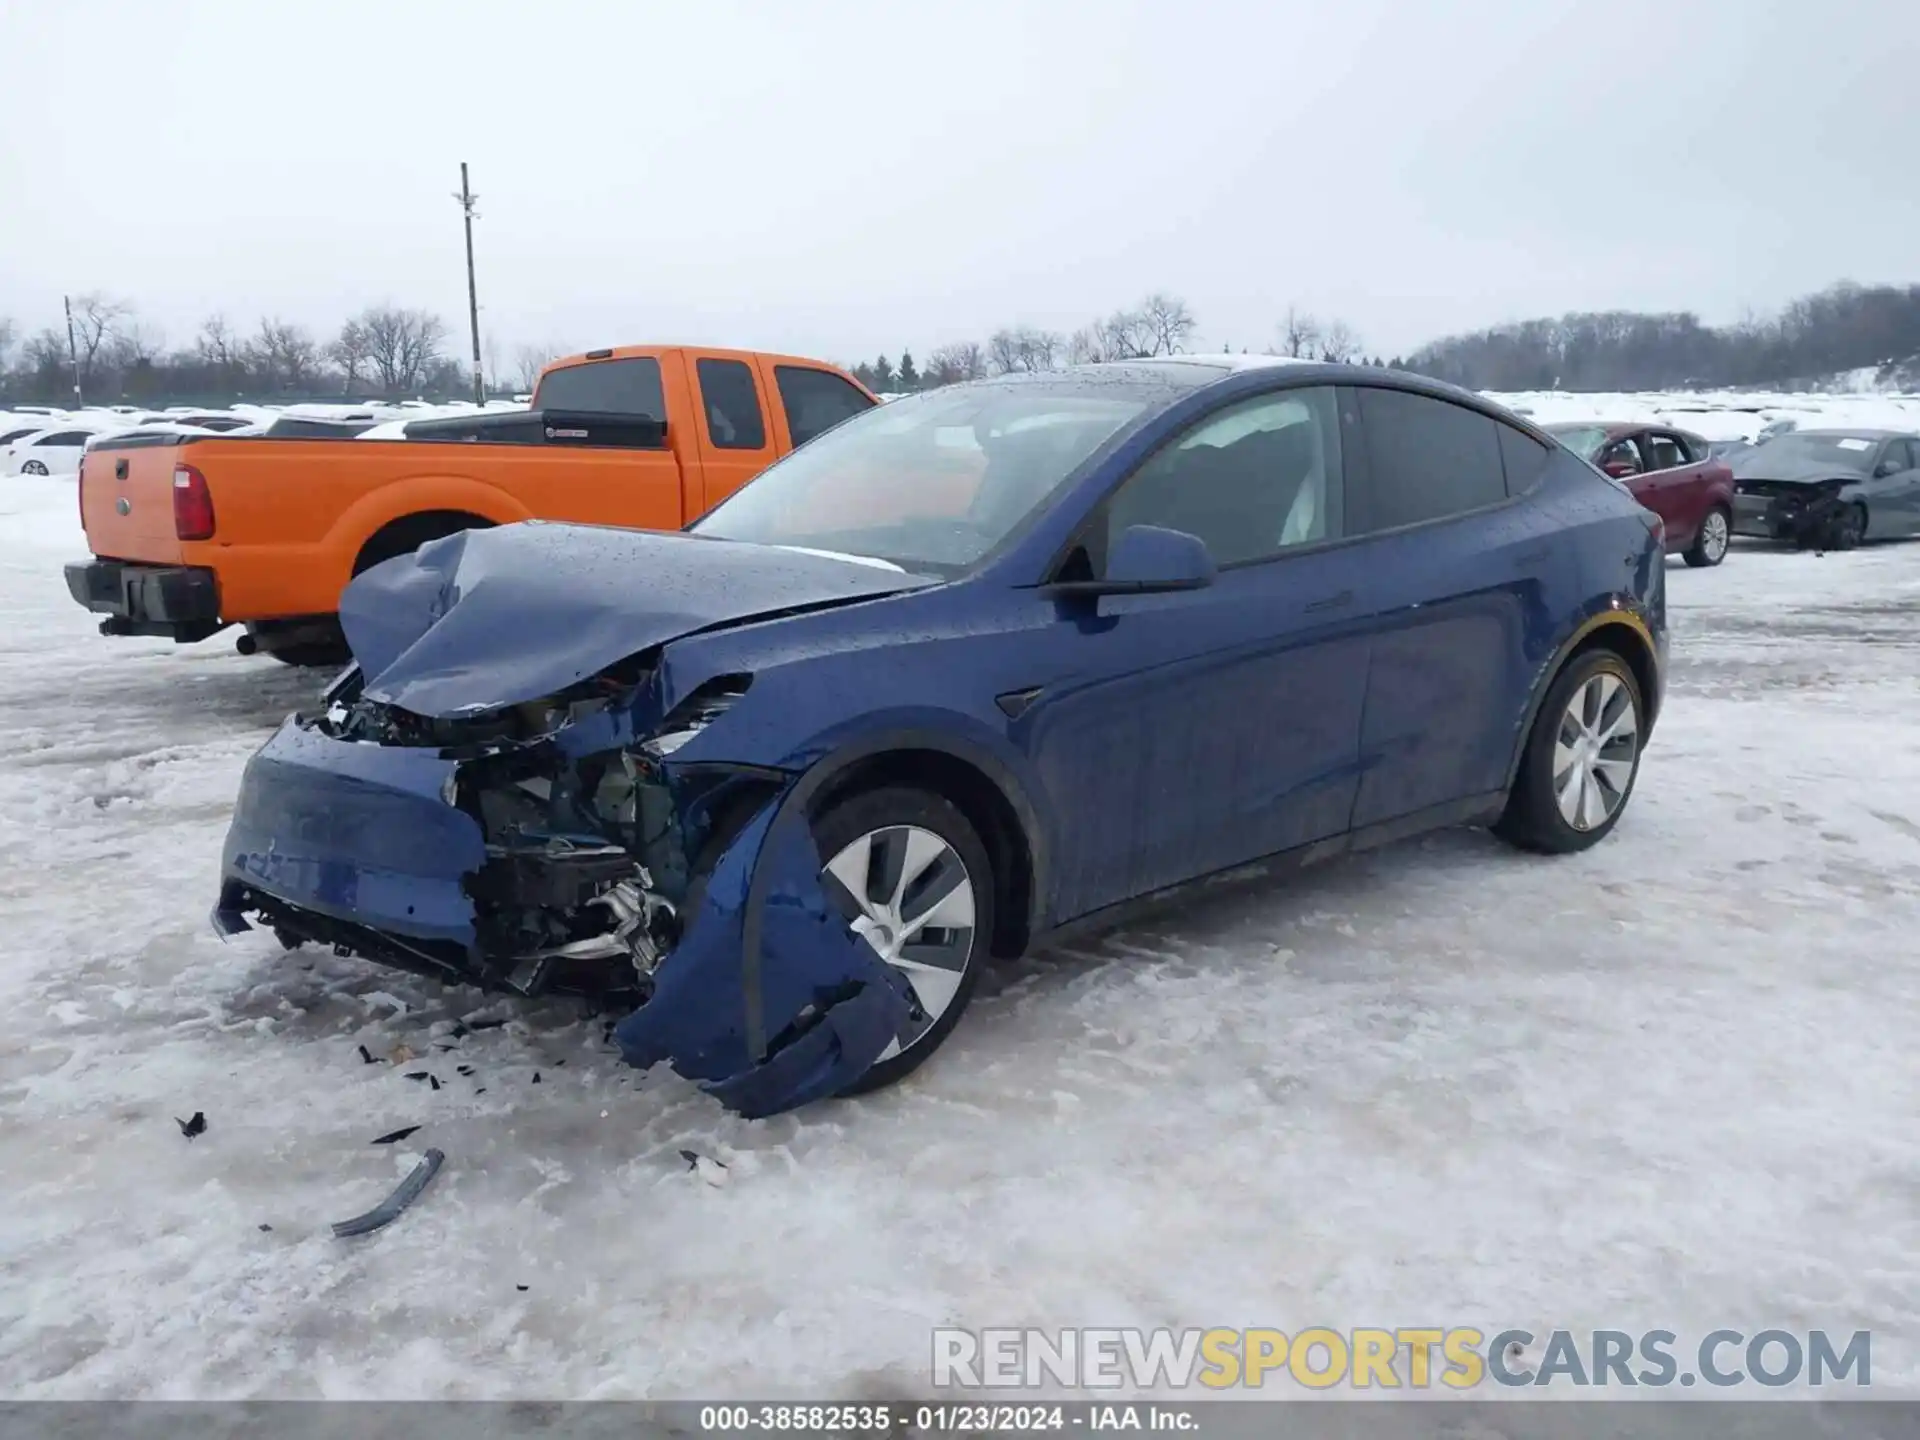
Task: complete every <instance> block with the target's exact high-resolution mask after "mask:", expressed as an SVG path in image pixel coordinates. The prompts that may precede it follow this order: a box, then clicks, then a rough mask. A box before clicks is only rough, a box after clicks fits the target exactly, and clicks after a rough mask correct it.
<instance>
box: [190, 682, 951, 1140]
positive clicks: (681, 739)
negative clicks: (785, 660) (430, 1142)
mask: <svg viewBox="0 0 1920 1440" xmlns="http://www.w3.org/2000/svg"><path fill="white" fill-rule="evenodd" d="M657 658H658V652H650V653H649V654H648V655H644V656H641V657H638V658H637V659H635V660H632V661H628V662H624V663H623V664H622V665H621V666H618V667H615V669H614V670H612V671H610V672H606V673H603V674H601V675H598V676H595V677H594V678H592V679H590V680H588V681H585V682H582V683H581V684H578V685H575V686H573V687H571V688H569V689H568V690H566V691H564V692H562V693H560V694H557V695H555V696H553V697H550V698H547V699H543V700H540V701H536V702H533V703H529V704H521V705H512V706H505V707H501V708H499V709H497V710H492V711H488V712H485V713H479V714H475V713H467V714H462V715H457V716H453V717H441V718H435V717H428V716H423V715H419V714H415V713H413V712H410V711H407V710H404V709H401V708H398V707H396V706H393V705H389V704H385V703H381V702H379V701H376V700H375V699H373V698H371V697H369V696H368V695H366V694H365V693H364V686H363V685H362V682H361V681H360V678H359V674H358V672H357V671H349V672H347V674H346V675H345V676H343V677H342V679H341V681H339V682H336V685H335V687H334V688H333V689H332V690H330V691H329V692H328V695H327V697H326V699H327V708H326V710H325V712H324V714H321V715H318V716H314V717H300V716H296V717H293V718H292V719H289V720H288V721H287V722H286V724H285V725H284V726H283V727H282V728H281V730H280V732H279V733H278V734H276V735H275V736H274V737H273V739H272V740H270V741H269V742H268V744H267V745H266V746H265V747H263V749H262V750H261V751H260V752H259V754H258V755H256V756H255V757H254V759H253V760H252V761H251V762H250V763H249V765H248V767H247V772H246V776H245V779H244V781H243V784H242V787H241V794H240V797H239V800H238V801H237V803H236V806H235V814H234V820H233V825H232V828H231V830H230V832H229V834H228V839H227V844H226V848H225V851H224V861H225V873H224V883H223V886H222V890H221V895H220V902H219V906H218V908H217V909H216V911H215V917H214V918H215V924H216V926H217V928H219V929H220V930H221V932H222V933H224V934H232V933H235V932H236V931H239V930H245V929H248V928H250V927H251V926H252V925H254V924H258V925H261V926H264V927H265V928H267V929H270V930H271V931H272V932H273V933H274V934H275V935H276V936H278V937H279V939H280V940H281V942H282V943H283V944H284V945H287V946H289V947H292V946H295V945H299V944H302V943H315V944H322V945H327V946H330V947H332V948H333V949H334V950H335V951H336V952H338V953H341V954H352V955H360V956H364V957H366V958H368V959H371V960H375V961H377V962H380V963H383V964H387V965H392V966H396V967H398V968H401V969H405V970H409V971H413V972H415V973H422V974H427V975H432V976H436V977H439V978H442V979H446V980H454V981H460V982H464V983H468V984H474V985H478V986H481V987H483V988H486V989H489V990H495V991H508V992H512V993H516V994H521V995H529V996H531V995H540V994H548V993H566V994H573V995H581V996H588V997H592V998H593V999H595V1000H596V1001H598V1002H600V1003H603V1004H607V1005H614V1006H621V1007H631V1008H632V1013H631V1014H630V1015H628V1016H627V1017H626V1018H625V1019H624V1020H623V1021H622V1022H621V1023H620V1024H619V1025H618V1026H616V1028H615V1031H614V1036H615V1039H616V1040H617V1041H618V1043H619V1044H620V1047H621V1050H622V1053H623V1055H624V1056H625V1058H626V1059H627V1060H629V1061H630V1062H631V1063H633V1064H636V1065H639V1066H642V1067H643V1068H644V1067H646V1066H650V1065H652V1064H655V1063H657V1062H659V1061H662V1060H665V1061H668V1062H669V1063H671V1064H672V1065H673V1067H674V1068H675V1069H676V1070H677V1071H678V1072H679V1073H681V1074H682V1075H684V1076H686V1077H687V1078H689V1079H692V1080H695V1081H699V1082H701V1083H702V1084H704V1085H705V1087H706V1088H707V1089H708V1090H709V1091H711V1092H712V1093H714V1094H715V1095H717V1096H718V1097H719V1098H720V1099H722V1100H723V1101H724V1102H725V1103H727V1104H729V1105H730V1106H732V1107H733V1108H735V1109H737V1110H739V1111H741V1112H742V1113H743V1114H748V1115H764V1114H771V1113H774V1112H776V1111H780V1110H785V1109H790V1108H792V1107H793V1106H795V1105H799V1104H804V1103H806V1102H808V1101H810V1100H813V1099H818V1098H822V1097H824V1096H827V1095H831V1094H834V1093H837V1092H838V1091H840V1090H842V1089H844V1088H845V1087H846V1086H848V1085H849V1084H851V1083H852V1082H854V1081H855V1080H857V1079H859V1078H860V1076H861V1075H862V1074H864V1073H865V1071H866V1070H867V1068H868V1067H869V1066H870V1065H871V1064H872V1063H873V1061H874V1059H875V1058H877V1057H878V1056H879V1055H880V1053H881V1052H882V1051H883V1050H884V1049H885V1048H886V1046H887V1045H888V1044H889V1043H890V1042H891V1041H893V1040H894V1039H895V1038H896V1037H897V1036H898V1035H899V1034H900V1033H901V1031H902V1029H903V1028H904V1027H906V1026H907V1025H908V1024H909V1022H910V1020H911V1017H912V1014H913V1009H914V1000H913V994H912V991H911V990H910V989H909V988H908V987H907V985H906V984H905V982H904V981H903V980H902V979H901V978H900V976H899V972H898V971H896V970H894V969H893V968H892V967H890V966H888V965H886V964H885V963H883V962H882V961H881V960H880V958H879V957H878V955H877V954H876V953H875V952H874V950H873V949H872V948H871V947H870V946H868V945H867V944H866V943H865V942H864V941H863V940H861V939H859V938H858V937H857V936H855V935H854V934H853V932H852V931H851V929H850V928H849V926H848V925H847V923H846V919H845V917H844V916H842V915H840V914H839V913H838V912H837V911H835V910H834V909H833V908H832V906H831V904H830V902H829V901H828V899H827V896H826V894H825V892H824V891H823V889H822V887H821V885H820V883H819V876H820V873H821V859H820V856H819V855H818V853H817V848H816V847H815V845H814V843H813V838H812V833H811V829H810V827H809V825H808V823H807V818H806V815H805V811H804V807H803V806H801V805H798V804H795V803H790V802H792V801H793V798H794V788H795V784H796V780H797V777H796V776H795V775H793V774H791V773H789V772H787V771H784V770H780V769H774V768H767V767H762V766H754V765H747V764H734V763H729V762H720V761H714V760H711V759H701V760H697V761H693V762H686V761H683V760H681V759H679V758H676V757H677V756H678V753H679V752H680V751H681V749H682V748H683V747H685V746H686V745H687V744H688V743H689V742H690V741H692V740H693V739H694V738H695V737H697V736H699V735H700V734H701V733H702V732H703V731H704V730H705V729H706V728H707V727H708V726H709V725H711V724H713V723H714V722H715V721H717V720H718V719H720V717H722V716H723V715H725V714H726V713H727V711H728V710H729V709H730V708H731V707H732V706H733V705H734V704H735V702H737V701H738V700H739V699H740V697H741V696H742V695H744V694H745V692H746V690H747V688H748V685H749V683H750V682H749V678H748V677H745V676H725V677H720V678H718V679H715V680H711V681H708V682H707V683H706V684H704V685H702V686H700V687H699V688H698V689H696V690H695V691H693V692H692V693H691V694H690V695H689V696H688V697H687V698H686V699H685V700H684V701H682V702H681V703H679V704H677V705H675V706H674V707H673V709H672V711H671V713H669V714H666V715H664V716H660V715H659V713H658V707H657V705H656V704H655V703H654V697H655V696H656V695H657V687H655V686H654V684H653V683H652V682H653V681H654V680H655V679H656V678H657V676H656V673H655V662H656V661H657ZM649 722H651V723H649Z"/></svg>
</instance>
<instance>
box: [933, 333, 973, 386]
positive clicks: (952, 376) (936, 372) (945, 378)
mask: <svg viewBox="0 0 1920 1440" xmlns="http://www.w3.org/2000/svg"><path fill="white" fill-rule="evenodd" d="M922 373H923V374H924V375H925V377H926V381H927V384H928V385H929V386H935V385H958V384H960V383H961V382H962V381H966V380H978V379H980V378H981V377H982V376H984V375H985V374H986V373H987V352H986V350H985V349H984V348H983V347H982V346H981V344H980V342H979V341H977V340H964V341H961V342H960V343H958V344H954V345H942V346H941V347H940V348H939V349H938V350H935V351H934V352H933V354H931V355H929V356H928V357H927V368H926V369H925V370H924V371H923V372H922Z"/></svg>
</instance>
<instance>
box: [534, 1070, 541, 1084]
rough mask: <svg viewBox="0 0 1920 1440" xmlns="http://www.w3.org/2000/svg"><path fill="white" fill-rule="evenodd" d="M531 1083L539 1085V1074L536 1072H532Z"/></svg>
mask: <svg viewBox="0 0 1920 1440" xmlns="http://www.w3.org/2000/svg"><path fill="white" fill-rule="evenodd" d="M533 1083H534V1084H536V1085H538V1084H539V1083H540V1072H539V1071H538V1070H536V1071H534V1072H533Z"/></svg>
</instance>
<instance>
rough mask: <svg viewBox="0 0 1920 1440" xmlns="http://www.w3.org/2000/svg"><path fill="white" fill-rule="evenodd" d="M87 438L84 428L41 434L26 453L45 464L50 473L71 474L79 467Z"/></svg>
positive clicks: (85, 451) (85, 449)
mask: <svg viewBox="0 0 1920 1440" xmlns="http://www.w3.org/2000/svg"><path fill="white" fill-rule="evenodd" d="M87 439H88V432H86V431H85V430H62V431H59V432H57V433H55V434H52V435H43V436H41V437H40V438H39V439H38V440H36V441H34V442H33V444H32V445H31V446H30V447H29V448H28V451H27V455H28V457H29V458H31V459H34V460H37V461H39V462H40V463H41V464H42V465H44V466H46V468H47V473H48V474H50V475H71V474H72V473H73V472H74V471H76V470H78V469H79V468H80V457H81V456H82V455H84V454H86V453H87Z"/></svg>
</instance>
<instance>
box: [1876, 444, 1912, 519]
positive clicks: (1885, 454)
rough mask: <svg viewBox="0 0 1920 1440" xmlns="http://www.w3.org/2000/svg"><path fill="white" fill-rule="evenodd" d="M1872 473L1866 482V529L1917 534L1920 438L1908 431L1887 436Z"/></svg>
mask: <svg viewBox="0 0 1920 1440" xmlns="http://www.w3.org/2000/svg"><path fill="white" fill-rule="evenodd" d="M1889 467H1891V468H1889ZM1882 471H1885V472H1886V473H1885V474H1882V473H1881V472H1882ZM1873 473H1874V478H1873V479H1872V480H1871V481H1869V482H1868V485H1867V503H1868V506H1869V507H1870V510H1869V515H1868V520H1867V533H1868V534H1869V535H1876V534H1877V535H1882V536H1885V535H1920V440H1915V439H1914V438H1913V437H1912V436H1907V435H1902V436H1896V437H1895V438H1893V439H1892V440H1889V441H1888V442H1887V443H1886V446H1885V447H1884V448H1883V449H1882V450H1881V452H1880V457H1879V459H1878V460H1877V461H1876V462H1875V464H1874V469H1873Z"/></svg>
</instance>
